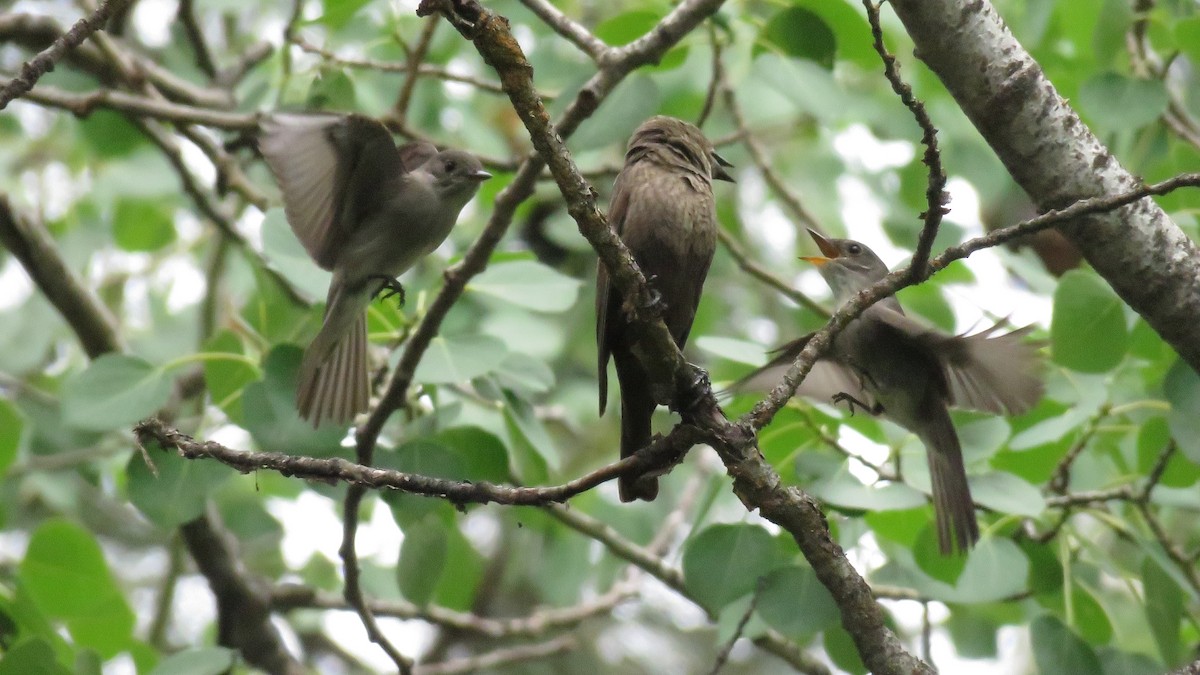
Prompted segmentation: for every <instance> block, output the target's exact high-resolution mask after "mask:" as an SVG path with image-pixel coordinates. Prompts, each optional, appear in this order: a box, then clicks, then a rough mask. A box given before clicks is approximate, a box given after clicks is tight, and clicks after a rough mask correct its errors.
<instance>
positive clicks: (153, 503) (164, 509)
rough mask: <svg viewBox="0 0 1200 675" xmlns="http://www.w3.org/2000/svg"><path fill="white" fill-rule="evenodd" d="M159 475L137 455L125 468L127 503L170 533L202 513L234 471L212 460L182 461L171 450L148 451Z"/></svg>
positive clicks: (132, 455) (131, 457)
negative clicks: (217, 489) (216, 491)
mask: <svg viewBox="0 0 1200 675" xmlns="http://www.w3.org/2000/svg"><path fill="white" fill-rule="evenodd" d="M146 450H147V451H148V452H149V453H150V459H151V461H153V462H154V467H155V469H156V470H157V472H158V475H157V476H156V475H154V474H153V473H151V471H150V468H149V467H148V466H146V461H145V459H144V458H143V457H142V454H141V453H139V452H134V453H131V454H130V455H129V462H128V463H127V464H126V465H125V472H126V476H127V478H128V480H129V483H128V486H127V488H126V489H127V490H128V491H129V501H131V502H133V505H134V506H136V507H137V508H138V510H139V511H141V512H142V514H143V515H145V516H146V517H147V518H149V519H150V521H151V522H153V523H154V524H155V525H158V526H159V527H161V528H163V529H164V530H170V529H172V528H175V527H178V526H180V525H182V524H184V523H186V522H188V521H190V520H194V519H195V518H198V517H199V516H200V515H201V514H203V513H204V509H205V506H206V505H207V504H208V499H209V497H211V496H212V493H213V492H214V491H215V490H216V488H217V487H218V486H219V485H220V484H221V483H223V482H225V481H226V480H228V479H229V477H230V476H232V475H233V474H234V471H233V470H232V469H231V468H229V467H227V466H225V465H224V464H221V463H220V462H218V461H216V460H214V459H184V458H183V457H180V456H179V455H178V454H177V453H176V452H175V451H174V450H171V451H169V452H156V451H155V450H157V448H147V449H146Z"/></svg>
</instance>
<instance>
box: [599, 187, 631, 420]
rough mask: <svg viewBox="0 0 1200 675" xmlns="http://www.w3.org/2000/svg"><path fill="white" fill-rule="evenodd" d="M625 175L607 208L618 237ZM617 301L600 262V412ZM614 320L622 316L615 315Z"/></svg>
mask: <svg viewBox="0 0 1200 675" xmlns="http://www.w3.org/2000/svg"><path fill="white" fill-rule="evenodd" d="M623 175H624V174H621V175H618V176H617V180H616V182H615V184H614V185H613V192H612V199H611V200H610V201H609V207H608V225H609V227H611V228H612V230H613V232H616V233H617V236H620V235H621V231H622V230H623V229H624V228H625V215H626V214H627V213H628V212H629V189H628V188H627V187H626V186H625V181H623V180H621V177H622V176H623ZM616 300H617V296H616V294H615V293H614V292H613V291H612V289H610V288H609V283H608V270H606V269H605V268H604V262H603V261H601V262H600V264H599V265H598V266H597V268H596V365H597V374H598V375H599V377H600V414H601V415H603V414H604V408H605V406H606V405H607V404H608V359H609V356H611V354H612V350H611V348H610V347H609V344H608V330H609V326H608V322H609V316H608V314H609V310H610V309H612V305H613V304H614V301H616ZM613 320H614V321H616V320H619V319H617V318H615V317H614V318H613Z"/></svg>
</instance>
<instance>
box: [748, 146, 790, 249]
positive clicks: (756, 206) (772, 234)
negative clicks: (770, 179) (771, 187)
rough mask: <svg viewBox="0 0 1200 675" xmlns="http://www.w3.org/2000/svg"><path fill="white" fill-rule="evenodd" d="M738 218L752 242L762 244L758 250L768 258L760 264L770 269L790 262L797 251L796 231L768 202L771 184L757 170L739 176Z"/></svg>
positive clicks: (780, 210) (752, 169)
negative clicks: (768, 191)
mask: <svg viewBox="0 0 1200 675" xmlns="http://www.w3.org/2000/svg"><path fill="white" fill-rule="evenodd" d="M737 190H738V199H737V203H738V205H739V206H740V209H739V210H740V213H739V214H738V217H739V218H740V220H741V221H742V227H743V228H745V230H746V234H747V235H748V236H749V237H750V238H751V240H752V241H754V242H756V243H758V244H761V245H756V246H754V250H756V251H758V252H759V253H760V254H761V255H763V256H765V258H766V259H765V260H762V261H760V263H761V264H762V265H764V266H766V267H768V268H770V267H774V266H778V265H781V264H784V263H786V262H787V260H788V259H789V258H790V257H791V256H792V254H793V252H794V251H795V250H796V227H795V226H794V225H793V224H792V222H791V220H789V219H788V217H787V215H785V214H784V212H783V209H781V208H780V207H779V204H778V203H776V202H775V201H767V183H766V181H765V180H764V179H763V177H762V174H761V173H759V172H758V170H757V169H754V168H753V167H751V168H748V169H747V170H745V171H743V172H742V173H741V174H740V175H739V176H738V183H737Z"/></svg>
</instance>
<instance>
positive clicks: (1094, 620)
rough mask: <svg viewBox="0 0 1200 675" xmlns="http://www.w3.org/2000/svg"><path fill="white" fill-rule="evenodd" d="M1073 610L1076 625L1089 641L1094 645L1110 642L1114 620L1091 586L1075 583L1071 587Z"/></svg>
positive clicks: (1073, 622)
mask: <svg viewBox="0 0 1200 675" xmlns="http://www.w3.org/2000/svg"><path fill="white" fill-rule="evenodd" d="M1071 611H1072V613H1073V621H1072V622H1071V623H1072V624H1073V625H1074V626H1076V627H1078V630H1079V632H1080V634H1081V636H1082V637H1083V639H1085V640H1087V641H1088V642H1089V643H1091V644H1094V645H1103V644H1108V641H1109V640H1111V639H1112V634H1113V627H1112V621H1111V620H1110V619H1109V618H1108V613H1107V612H1105V611H1104V607H1103V606H1102V605H1101V604H1100V600H1099V599H1098V598H1097V597H1096V596H1095V594H1094V593H1093V592H1092V590H1091V589H1090V588H1088V587H1087V586H1085V585H1083V584H1078V583H1077V584H1075V585H1074V587H1073V588H1072V589H1071Z"/></svg>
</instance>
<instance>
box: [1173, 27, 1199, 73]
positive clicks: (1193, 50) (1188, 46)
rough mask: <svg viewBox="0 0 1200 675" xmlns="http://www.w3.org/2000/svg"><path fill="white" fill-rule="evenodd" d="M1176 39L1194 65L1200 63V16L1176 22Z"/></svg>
mask: <svg viewBox="0 0 1200 675" xmlns="http://www.w3.org/2000/svg"><path fill="white" fill-rule="evenodd" d="M1175 39H1176V40H1177V41H1178V43H1179V47H1180V49H1182V50H1183V53H1185V54H1187V55H1188V58H1189V59H1191V60H1192V63H1193V64H1196V63H1200V16H1193V17H1191V18H1187V19H1180V20H1179V21H1178V22H1176V23H1175Z"/></svg>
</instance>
